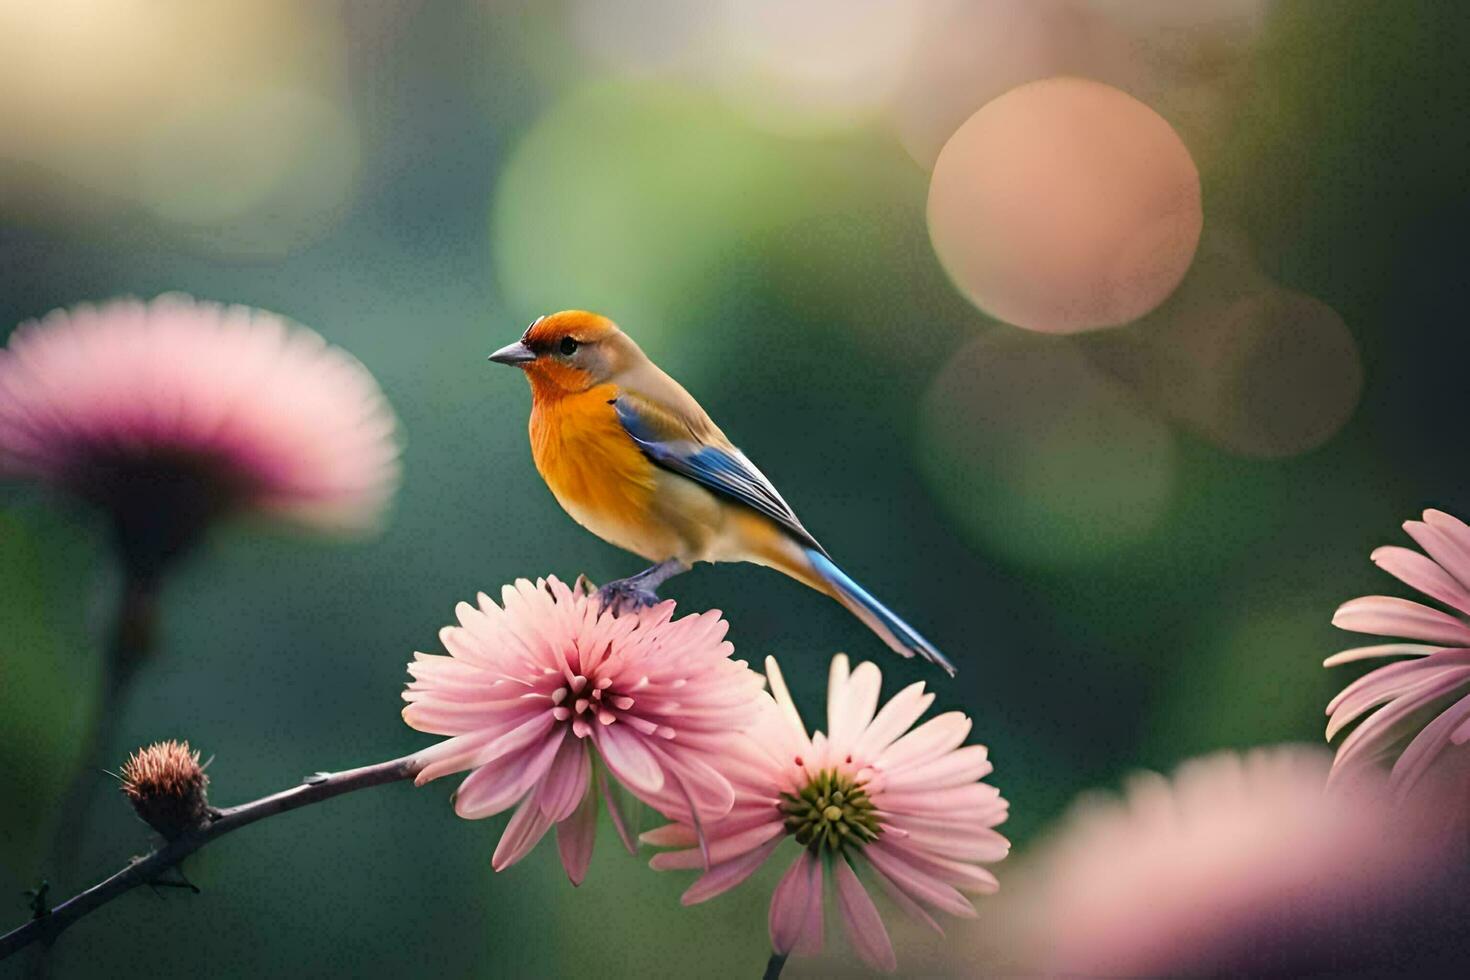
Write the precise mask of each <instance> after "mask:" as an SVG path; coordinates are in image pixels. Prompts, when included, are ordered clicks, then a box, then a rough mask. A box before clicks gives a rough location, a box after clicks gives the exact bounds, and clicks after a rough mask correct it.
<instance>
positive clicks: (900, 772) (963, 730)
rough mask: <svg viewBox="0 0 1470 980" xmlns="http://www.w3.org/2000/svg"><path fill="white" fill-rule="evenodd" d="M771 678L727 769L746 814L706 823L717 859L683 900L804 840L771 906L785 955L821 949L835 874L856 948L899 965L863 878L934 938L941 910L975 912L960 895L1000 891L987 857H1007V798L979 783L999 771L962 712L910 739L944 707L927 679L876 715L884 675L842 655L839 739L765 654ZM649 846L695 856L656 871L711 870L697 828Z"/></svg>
mask: <svg viewBox="0 0 1470 980" xmlns="http://www.w3.org/2000/svg"><path fill="white" fill-rule="evenodd" d="M766 672H767V676H768V678H769V680H770V683H771V690H772V692H773V693H774V695H775V697H774V700H773V699H771V698H769V697H767V698H764V699H763V702H764V704H763V714H762V718H761V721H760V724H759V725H758V726H757V727H756V728H755V729H753V730H752V731H751V733H750V736H749V737H748V738H744V739H739V740H732V744H731V747H730V751H729V754H728V755H727V757H726V759H725V760H724V770H725V772H726V773H727V774H728V775H729V776H730V779H731V781H732V782H733V783H734V784H735V805H734V807H733V808H732V809H731V811H730V814H729V816H727V817H726V818H725V819H723V820H721V821H719V822H718V823H715V824H712V825H706V826H705V828H704V830H705V834H706V836H707V838H708V851H709V864H708V867H707V870H706V871H705V872H704V874H703V875H702V876H701V877H700V878H699V879H698V880H697V881H695V883H694V884H693V885H692V886H690V888H689V890H688V891H686V892H685V893H684V899H683V900H684V904H686V905H691V904H694V903H696V902H703V901H705V900H706V899H709V898H713V897H714V896H716V895H719V894H721V893H722V892H725V891H728V890H729V889H731V888H733V887H735V886H736V885H738V884H740V883H741V882H742V881H744V880H745V879H746V878H748V877H750V875H751V874H753V873H754V872H755V870H756V869H757V868H759V867H760V866H761V865H762V864H763V863H764V862H765V861H766V859H767V858H769V857H770V856H771V855H772V853H774V852H775V851H776V849H777V848H778V847H779V846H780V845H781V843H782V841H784V840H785V839H786V838H788V837H794V838H795V840H796V843H797V844H798V845H800V846H801V852H800V853H799V854H798V855H797V857H796V859H795V860H794V861H793V862H792V863H791V865H790V867H789V868H788V869H787V871H786V874H785V876H784V877H783V878H782V879H781V882H780V884H778V885H777V886H776V891H775V894H774V895H773V896H772V898H771V914H770V928H771V944H772V946H773V947H774V949H775V951H776V953H778V954H780V955H782V956H785V955H787V954H789V953H791V952H793V951H795V952H800V953H811V952H816V951H818V950H820V948H821V945H822V918H823V911H822V910H823V900H822V892H823V888H824V884H825V882H826V881H827V879H828V873H829V872H830V875H831V880H832V883H833V884H834V885H835V892H836V895H835V898H836V903H837V908H838V909H839V910H840V912H841V913H842V921H843V923H844V924H845V926H846V930H847V935H848V939H849V940H850V941H851V943H852V945H853V947H854V948H855V949H856V950H857V952H858V954H859V955H860V956H862V958H863V959H864V960H866V961H867V962H868V963H870V964H872V965H873V966H875V967H878V968H879V969H884V970H892V969H894V967H895V958H894V954H893V945H892V943H890V942H889V939H888V932H887V930H886V929H885V928H884V926H883V921H882V920H881V919H880V918H879V916H878V911H877V909H876V908H875V907H874V905H873V901H872V899H871V898H870V897H869V896H868V891H867V886H865V885H864V884H863V882H862V881H861V880H860V879H859V877H858V874H857V872H858V871H859V870H861V871H862V873H863V876H864V877H865V878H867V879H868V886H871V885H872V884H874V883H876V884H877V885H878V886H879V887H881V888H882V889H883V890H884V891H886V892H887V893H888V894H889V895H890V896H891V897H892V899H893V900H894V902H895V903H896V904H897V905H899V907H901V908H903V909H904V910H905V911H906V912H908V913H909V914H910V915H912V916H913V917H914V918H916V919H918V920H919V921H921V922H924V923H927V924H928V925H930V926H933V927H934V928H935V929H936V930H938V929H939V926H938V924H937V923H936V922H935V921H934V919H933V918H932V916H931V915H930V912H931V910H932V911H942V912H947V913H949V914H950V915H956V916H962V917H974V915H975V909H974V907H973V906H972V905H971V904H970V901H969V899H967V898H966V897H965V896H964V895H963V894H961V891H968V892H974V893H980V894H988V893H990V892H993V891H995V889H996V880H995V878H994V876H993V875H991V874H990V872H988V871H986V870H984V869H983V868H981V867H979V862H989V861H998V860H1000V859H1001V858H1003V857H1005V855H1006V853H1007V851H1008V850H1009V849H1010V844H1009V843H1008V842H1007V841H1006V839H1005V838H1004V837H1002V836H1001V835H1000V834H999V833H997V832H996V831H995V830H994V828H995V827H996V826H997V825H998V824H1000V823H1001V822H1002V821H1004V820H1005V817H1006V807H1007V804H1006V801H1005V800H1003V799H1001V797H1000V794H999V792H997V791H996V789H995V788H994V787H991V786H988V785H986V784H985V783H981V782H979V781H978V780H980V779H981V778H982V777H984V776H985V775H986V774H987V773H989V772H990V770H991V765H990V762H989V760H988V759H987V757H986V750H985V748H984V747H983V746H979V745H971V746H966V747H964V748H961V747H960V744H961V743H962V742H963V741H964V740H965V736H966V735H968V734H969V732H970V719H969V718H967V717H965V716H964V715H963V714H961V713H959V712H957V711H956V712H949V713H947V714H942V715H939V716H938V717H936V718H933V719H931V720H930V721H928V722H926V723H925V724H923V725H921V726H919V727H918V728H915V729H913V730H912V731H910V730H909V729H910V727H911V726H912V725H913V724H914V722H915V721H917V720H918V719H919V716H920V715H922V714H923V713H924V711H925V709H926V708H928V707H929V704H930V703H931V702H932V701H933V700H934V695H932V694H925V693H924V685H923V683H922V682H920V683H916V684H912V685H910V686H909V687H906V688H904V689H903V690H902V691H900V692H899V693H898V694H897V695H895V696H894V697H893V699H892V700H891V701H889V702H888V704H887V705H885V706H884V708H883V710H882V711H877V708H878V694H879V688H880V686H881V683H882V677H881V675H880V674H879V672H878V668H877V667H875V666H874V665H873V664H871V663H863V664H859V665H858V668H857V669H856V670H854V671H851V672H850V673H849V671H848V662H847V657H845V656H842V655H838V656H837V657H835V658H833V660H832V669H831V675H830V678H829V681H828V689H827V728H828V730H827V732H826V733H825V734H824V733H822V732H816V733H815V734H813V735H811V736H808V735H807V733H806V729H805V728H804V727H803V726H802V722H801V718H800V716H799V715H798V714H797V711H796V706H795V705H794V704H793V703H792V701H791V696H790V694H788V693H787V690H786V685H785V682H784V681H783V680H782V677H781V671H780V668H779V667H777V666H776V661H775V660H773V659H771V658H767V659H766ZM875 712H876V715H875ZM643 839H644V840H645V841H647V842H648V843H650V844H656V845H660V846H667V847H678V848H684V849H683V850H676V851H668V852H665V853H663V854H659V855H657V856H656V857H654V859H653V861H652V865H653V867H654V868H656V869H658V870H668V869H679V868H683V869H687V868H698V867H701V866H705V865H706V862H705V860H704V856H703V854H702V853H701V851H700V849H699V848H696V847H695V846H694V845H695V844H696V842H697V832H696V828H694V827H693V826H691V825H690V824H689V823H688V822H687V821H680V822H676V823H672V824H669V825H667V826H665V827H661V828H659V829H657V830H653V831H650V832H649V833H647V834H644V835H643Z"/></svg>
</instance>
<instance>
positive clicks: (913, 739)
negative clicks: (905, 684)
mask: <svg viewBox="0 0 1470 980" xmlns="http://www.w3.org/2000/svg"><path fill="white" fill-rule="evenodd" d="M1466 632H1467V633H1470V630H1467V631H1466ZM968 734H970V719H969V718H967V717H965V715H964V714H963V713H962V712H959V711H946V712H945V713H944V714H942V715H936V716H934V717H933V718H930V719H929V720H928V721H926V722H924V724H922V725H920V726H919V727H918V728H915V729H914V730H913V731H911V732H909V733H908V734H907V735H905V736H904V737H903V738H901V739H899V740H898V741H896V742H894V743H893V744H892V745H890V746H889V747H888V748H887V749H885V750H884V751H883V753H882V754H881V755H879V756H878V758H877V759H876V760H875V764H876V765H877V766H878V767H880V768H881V769H883V770H884V771H885V772H888V773H893V772H897V771H898V770H899V769H902V768H903V767H904V766H907V765H911V764H913V763H915V762H923V761H926V760H927V759H929V758H930V757H931V756H935V755H939V754H941V753H944V752H948V751H949V750H950V749H953V748H958V747H959V744H960V743H961V742H963V741H964V740H965V736H966V735H968Z"/></svg>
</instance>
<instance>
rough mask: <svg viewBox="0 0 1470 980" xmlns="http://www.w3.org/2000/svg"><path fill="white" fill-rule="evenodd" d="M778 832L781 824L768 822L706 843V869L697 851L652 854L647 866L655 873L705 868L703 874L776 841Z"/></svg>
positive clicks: (699, 852) (693, 849)
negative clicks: (707, 846)
mask: <svg viewBox="0 0 1470 980" xmlns="http://www.w3.org/2000/svg"><path fill="white" fill-rule="evenodd" d="M782 830H783V828H782V825H781V821H780V820H776V819H772V820H769V821H767V822H766V823H763V824H759V825H757V826H755V827H751V828H750V829H749V830H745V831H741V832H740V833H738V834H731V835H730V836H728V837H719V838H716V839H714V840H712V841H710V842H709V861H708V867H706V862H705V859H704V855H703V854H702V853H701V851H700V850H699V849H698V848H691V849H689V850H684V851H664V852H663V853H662V854H655V855H654V856H653V860H652V861H651V862H650V864H651V866H652V867H653V869H654V870H655V871H673V870H676V869H682V870H687V869H690V868H699V867H706V870H709V869H710V868H713V867H714V866H715V865H717V864H724V863H725V862H726V861H733V860H734V859H735V858H737V857H739V856H740V855H741V854H744V853H746V852H747V851H750V850H753V849H756V848H759V847H761V846H763V845H764V844H765V843H766V842H767V841H769V840H771V839H772V838H775V839H778V840H779V839H780V838H781V836H782Z"/></svg>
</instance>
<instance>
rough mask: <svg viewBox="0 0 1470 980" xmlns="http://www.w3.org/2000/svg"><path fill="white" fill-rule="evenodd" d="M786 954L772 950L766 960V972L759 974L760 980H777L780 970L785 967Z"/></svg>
mask: <svg viewBox="0 0 1470 980" xmlns="http://www.w3.org/2000/svg"><path fill="white" fill-rule="evenodd" d="M786 956H787V954H785V953H775V952H773V953H772V954H771V958H770V959H769V960H767V961H766V972H765V973H764V974H762V975H761V980H779V978H780V976H781V971H782V970H783V969H785V968H786Z"/></svg>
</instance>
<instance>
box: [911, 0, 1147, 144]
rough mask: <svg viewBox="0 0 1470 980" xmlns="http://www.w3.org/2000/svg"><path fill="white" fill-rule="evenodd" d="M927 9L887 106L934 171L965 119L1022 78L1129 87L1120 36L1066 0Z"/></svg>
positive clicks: (1131, 71) (964, 1)
mask: <svg viewBox="0 0 1470 980" xmlns="http://www.w3.org/2000/svg"><path fill="white" fill-rule="evenodd" d="M922 9H923V10H924V12H925V19H924V25H923V30H922V32H921V33H920V35H919V40H918V45H917V48H916V50H915V52H914V57H913V58H912V59H910V62H909V68H908V71H907V72H906V74H905V77H904V81H903V85H902V86H901V87H900V89H899V92H898V94H897V97H896V98H895V99H894V101H893V104H892V107H891V109H890V116H891V118H892V122H893V127H894V129H895V130H896V131H897V134H898V138H899V140H900V141H901V142H902V143H903V146H904V149H906V150H908V152H909V155H910V156H911V157H913V159H914V161H915V162H916V163H918V164H919V165H920V166H922V167H924V168H925V169H926V170H927V169H932V168H933V166H934V161H935V160H936V159H938V158H939V151H940V150H941V149H943V148H944V144H945V143H946V142H947V141H948V140H949V138H950V137H951V136H952V135H954V132H955V130H957V129H959V128H960V126H961V124H963V123H964V121H965V120H966V119H969V118H970V116H972V115H973V114H974V113H975V111H976V110H977V109H979V108H980V107H981V106H983V105H985V104H986V103H987V102H989V101H990V100H991V99H994V98H995V97H996V96H998V95H1002V94H1004V93H1005V92H1007V91H1009V90H1011V89H1013V88H1015V87H1016V86H1017V85H1024V84H1025V83H1027V82H1035V81H1039V80H1041V79H1043V78H1052V77H1055V76H1057V75H1080V76H1084V77H1087V78H1093V79H1097V80H1099V81H1105V82H1110V83H1112V84H1115V85H1123V86H1124V87H1127V88H1132V87H1133V85H1132V83H1135V82H1136V81H1137V76H1138V69H1137V67H1136V66H1135V65H1134V64H1133V63H1132V59H1131V57H1130V55H1131V51H1130V48H1129V46H1128V44H1127V43H1126V42H1125V41H1124V38H1123V36H1122V35H1121V34H1120V33H1119V32H1118V31H1117V30H1115V29H1114V28H1113V27H1112V25H1111V24H1110V23H1109V22H1108V21H1107V20H1106V19H1105V18H1103V17H1101V16H1099V15H1097V14H1095V13H1093V12H1092V11H1090V10H1088V9H1086V8H1085V7H1084V6H1083V5H1081V4H1078V3H1076V2H1069V0H986V2H984V3H972V2H969V0H948V2H933V3H926V4H923V5H922Z"/></svg>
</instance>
